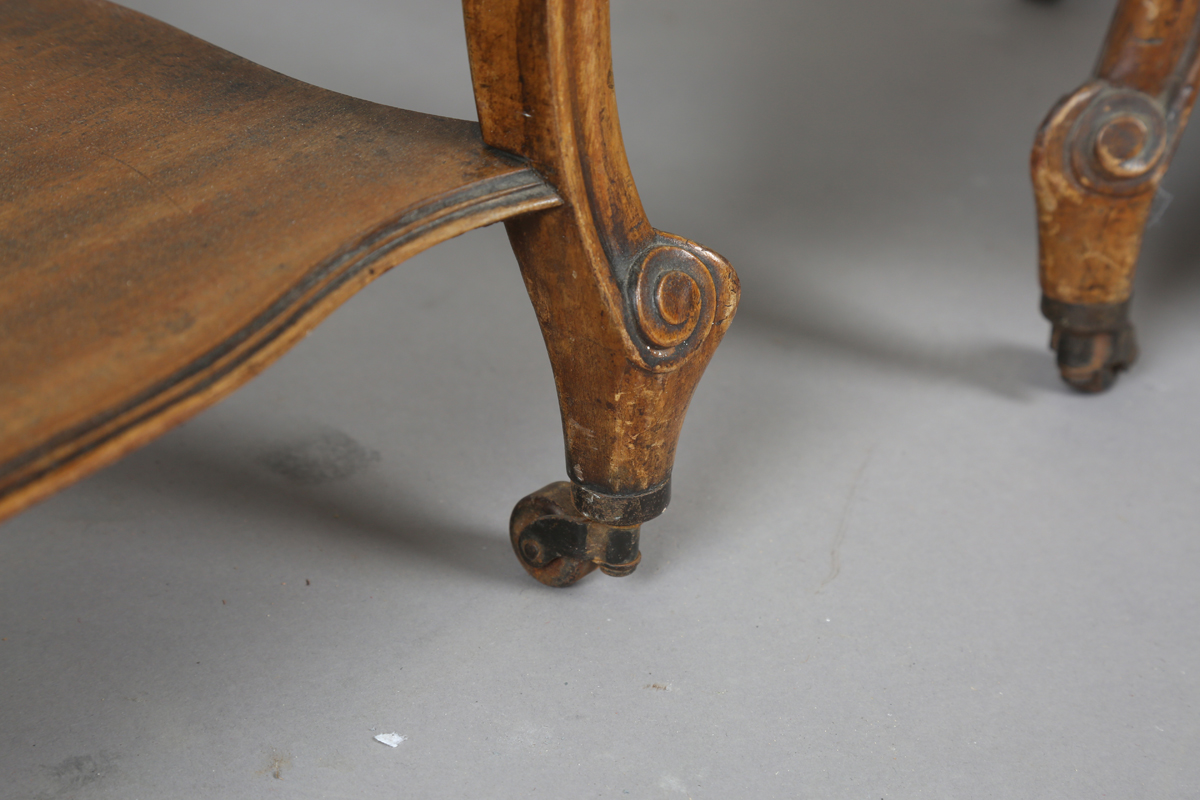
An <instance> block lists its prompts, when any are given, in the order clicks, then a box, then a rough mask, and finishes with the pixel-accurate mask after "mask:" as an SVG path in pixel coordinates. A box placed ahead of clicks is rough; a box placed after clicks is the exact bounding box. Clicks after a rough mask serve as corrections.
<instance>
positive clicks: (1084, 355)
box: [1050, 324, 1138, 394]
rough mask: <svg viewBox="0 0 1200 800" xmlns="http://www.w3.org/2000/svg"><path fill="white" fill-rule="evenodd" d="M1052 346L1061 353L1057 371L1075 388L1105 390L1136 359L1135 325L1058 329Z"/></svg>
mask: <svg viewBox="0 0 1200 800" xmlns="http://www.w3.org/2000/svg"><path fill="white" fill-rule="evenodd" d="M1050 346H1051V347H1052V348H1053V349H1054V350H1055V351H1056V352H1057V353H1058V371H1059V373H1060V374H1061V375H1062V378H1063V380H1064V381H1066V382H1067V383H1068V384H1069V385H1070V386H1071V387H1072V388H1074V389H1077V390H1079V391H1081V392H1086V393H1088V394H1095V393H1097V392H1103V391H1104V390H1106V389H1108V388H1109V387H1110V386H1112V385H1113V383H1114V382H1115V381H1116V379H1117V373H1119V372H1122V371H1124V370H1126V369H1128V368H1129V367H1130V366H1131V365H1132V364H1133V362H1134V361H1136V360H1137V356H1138V349H1137V341H1136V339H1135V338H1134V334H1133V326H1132V325H1128V324H1126V325H1125V326H1124V327H1123V328H1121V329H1119V330H1116V331H1075V330H1071V329H1069V328H1068V329H1062V328H1060V329H1057V330H1055V331H1054V334H1053V336H1052V338H1051V341H1050Z"/></svg>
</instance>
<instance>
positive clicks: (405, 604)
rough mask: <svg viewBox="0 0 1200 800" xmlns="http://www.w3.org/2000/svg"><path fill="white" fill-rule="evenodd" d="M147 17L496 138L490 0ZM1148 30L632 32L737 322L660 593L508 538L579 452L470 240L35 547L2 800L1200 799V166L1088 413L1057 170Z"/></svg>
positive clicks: (357, 308)
mask: <svg viewBox="0 0 1200 800" xmlns="http://www.w3.org/2000/svg"><path fill="white" fill-rule="evenodd" d="M132 5H134V6H135V7H136V8H138V9H141V10H143V11H146V12H148V13H150V14H153V15H155V16H158V17H159V18H161V19H164V20H166V21H168V22H170V23H172V24H174V25H177V26H180V27H182V28H184V29H186V30H189V31H191V32H193V33H195V34H197V35H199V36H201V37H203V38H206V39H208V40H209V41H212V42H215V43H217V44H219V45H221V46H223V47H226V48H228V49H231V50H233V51H235V52H238V53H240V54H242V55H245V56H248V57H250V58H252V59H254V60H257V61H259V62H260V63H263V64H266V65H267V66H270V67H272V68H274V69H277V70H279V71H282V72H284V73H287V74H290V75H293V76H295V77H298V78H301V79H303V80H307V81H310V82H312V83H315V84H318V85H321V86H324V87H328V88H331V89H335V90H338V91H342V92H346V93H349V94H353V95H357V96H359V97H365V98H368V99H371V100H375V101H379V102H384V103H390V104H395V105H401V106H405V107H410V108H415V109H418V110H422V111H428V112H433V113H439V114H445V115H450V116H459V117H471V118H473V117H474V105H473V100H472V96H471V92H470V80H469V75H468V69H467V62H466V53H465V46H464V43H463V37H462V33H461V30H460V25H461V20H460V16H459V15H460V12H459V9H458V6H457V4H456V3H455V2H453V1H452V0H421V1H420V2H417V0H411V1H410V0H339V1H338V2H333V1H332V0H303V1H300V0H294V1H293V0H241V2H234V0H206V1H205V2H203V3H200V2H195V0H137V1H136V2H133V3H132ZM1111 7H1112V4H1111V3H1106V2H1095V1H1094V0H1062V2H1059V3H1057V4H1051V5H1044V4H1036V3H1029V2H1022V1H1021V0H919V2H918V0H912V2H896V1H895V0H805V1H804V2H801V1H800V0H786V1H783V2H781V1H780V0H721V1H720V2H717V1H716V0H640V1H638V2H635V1H634V0H615V2H614V7H613V25H614V34H613V36H614V47H615V53H616V80H617V91H618V95H619V99H620V103H621V113H622V122H623V124H624V131H625V141H626V144H627V147H628V150H629V156H630V160H631V162H632V166H633V170H634V174H635V176H636V177H637V179H638V181H639V186H640V189H641V194H642V198H643V200H644V202H645V205H646V208H647V211H648V213H649V215H650V218H651V220H652V221H653V222H654V224H655V225H656V226H657V227H660V228H662V229H665V230H668V231H672V232H677V233H679V234H682V235H685V236H688V237H691V238H695V239H697V240H699V241H701V242H703V243H704V244H706V245H708V246H710V247H713V248H714V249H716V250H718V251H720V252H721V253H723V254H725V255H726V256H727V257H728V258H729V259H730V260H731V261H732V262H733V263H734V265H735V266H736V267H737V269H738V270H739V271H740V273H741V276H742V281H743V288H744V302H743V305H742V308H741V311H740V313H739V315H738V318H737V319H736V321H735V323H734V326H733V328H732V331H731V333H730V334H729V336H728V338H727V339H726V343H725V344H724V345H723V347H722V348H721V350H720V351H719V352H718V354H717V357H716V359H715V361H714V363H713V364H712V367H711V368H710V370H709V372H708V374H707V376H706V378H705V380H704V381H703V382H702V383H701V386H700V389H699V391H698V393H697V395H696V398H695V401H694V402H693V405H692V409H691V413H690V414H689V417H688V422H687V425H686V426H685V429H684V438H683V442H682V445H681V447H680V449H679V458H678V463H677V467H676V470H675V486H676V491H675V495H674V502H673V505H672V507H671V509H670V510H669V511H668V513H667V514H666V515H665V516H664V517H663V518H662V519H661V520H658V521H656V522H654V523H651V524H649V525H647V526H646V527H645V530H644V533H643V550H644V553H645V556H644V560H643V566H642V567H641V568H640V569H639V571H638V572H637V573H635V574H634V575H633V576H632V577H630V578H627V579H623V580H614V579H609V578H604V577H602V576H595V577H592V578H589V579H588V580H586V581H584V582H583V583H582V584H581V585H579V586H577V587H575V588H573V589H570V590H565V591H563V590H550V589H546V588H544V587H542V586H540V585H538V584H536V583H534V582H532V581H531V580H530V579H529V578H527V577H526V576H525V574H524V573H523V572H522V571H521V569H520V567H519V566H518V564H517V563H516V561H515V559H514V558H513V556H512V554H511V552H510V550H509V545H508V540H507V532H506V520H507V516H508V513H509V510H510V509H511V507H512V504H513V503H514V502H515V501H516V500H517V499H518V498H519V497H521V496H522V495H523V494H525V493H526V492H528V491H531V490H533V489H535V488H537V487H538V486H541V485H542V484H543V483H546V482H548V481H550V480H556V479H560V478H562V477H564V475H563V458H562V450H561V447H562V445H561V438H560V432H559V421H558V414H557V407H556V402H555V397H554V390H553V385H552V382H551V376H550V371H549V367H548V363H547V360H546V357H545V353H544V350H543V346H542V342H541V338H540V334H539V332H538V329H537V325H536V323H535V321H534V317H533V314H532V312H531V309H530V307H529V303H528V300H527V299H526V297H525V295H524V290H523V287H522V284H521V281H520V279H519V277H518V274H517V270H516V265H515V263H514V261H513V258H512V256H511V254H510V252H509V251H508V247H507V243H506V240H505V237H504V232H503V230H502V229H501V228H499V227H493V228H489V229H485V230H482V231H477V232H475V233H472V234H470V235H467V236H464V237H462V238H460V239H458V240H455V241H453V242H450V243H448V244H446V245H442V246H440V247H438V248H436V249H434V250H432V251H430V252H428V253H426V254H424V255H422V256H420V257H418V258H416V259H413V260H412V261H410V262H408V263H406V264H405V265H403V266H402V267H400V268H399V269H397V270H395V271H393V272H392V273H390V274H388V275H386V276H384V277H383V278H381V279H380V280H379V281H378V282H376V283H375V284H374V285H372V286H371V287H370V288H369V289H368V290H367V291H365V292H363V293H362V294H360V295H359V296H358V297H356V298H355V299H354V300H353V301H351V302H350V303H349V304H347V305H346V306H345V307H343V308H342V309H341V310H339V311H338V312H337V313H335V314H334V315H333V317H332V318H330V319H329V321H328V322H327V323H325V324H324V325H323V326H322V327H321V328H320V329H319V330H318V331H316V332H315V333H314V334H313V335H312V336H310V337H309V338H308V339H306V340H305V341H304V342H303V343H302V344H300V345H299V346H298V347H297V348H296V349H295V350H294V351H292V352H291V353H290V354H289V355H288V356H286V357H285V358H284V359H283V360H281V361H280V362H279V363H278V364H276V365H275V366H274V367H272V368H271V369H270V370H268V371H267V372H266V373H265V374H264V375H263V376H262V377H260V378H259V379H257V380H255V381H254V382H253V383H252V384H250V385H249V386H248V387H246V388H245V389H243V390H242V391H241V392H239V393H237V394H236V395H234V396H233V397H232V398H231V399H229V400H227V401H225V402H223V403H221V404H220V405H218V406H216V407H215V408H213V409H212V410H210V411H208V412H206V413H204V414H202V415H200V416H199V417H197V418H196V419H194V420H193V421H191V422H189V423H188V424H186V425H184V426H183V427H181V428H179V429H178V430H176V431H174V432H173V433H171V434H169V435H168V436H166V437H164V438H163V439H161V440H160V441H158V442H157V443H155V444H154V445H152V446H150V447H147V448H146V449H144V450H142V451H140V452H138V453H136V454H135V455H133V456H131V457H130V458H128V459H126V460H125V461H123V462H121V463H120V464H118V465H116V466H114V467H112V468H110V469H107V470H105V471H104V472H102V473H100V474H98V475H96V476H94V477H93V478H91V479H90V480H87V481H85V482H83V483H81V484H79V485H77V486H75V487H73V488H72V489H70V490H68V491H66V492H63V493H62V494H60V495H58V496H56V497H55V498H53V499H51V500H50V501H48V502H46V503H43V504H42V505H40V506H39V507H37V508H35V509H33V510H31V511H29V512H27V513H25V514H24V515H22V516H20V517H17V518H16V519H14V520H12V521H10V522H8V523H7V524H6V525H4V526H3V530H2V531H0V676H2V683H0V775H3V776H5V777H3V778H2V779H0V798H5V799H6V800H7V798H14V799H15V798H20V799H21V800H25V799H26V798H30V799H32V798H56V797H77V798H85V799H87V800H91V799H92V798H113V799H117V798H120V799H121V800H127V799H136V798H146V799H150V798H189V799H191V798H197V797H211V798H259V797H267V796H270V797H281V798H356V799H360V798H372V797H389V798H391V797H412V798H443V797H444V798H475V797H479V798H484V797H487V798H492V797H495V798H515V797H546V798H575V797H618V798H621V797H632V798H675V797H679V798H683V797H688V798H738V797H746V798H802V797H803V798H808V797H811V798H848V799H849V798H857V799H860V800H873V798H887V799H888V800H892V798H916V797H921V798H964V797H988V798H1089V799H1090V798H1098V797H1121V798H1142V797H1145V798H1187V797H1198V796H1200V758H1198V757H1197V752H1198V751H1200V717H1198V715H1197V711H1198V704H1200V658H1198V657H1200V642H1198V630H1200V607H1198V602H1197V600H1198V594H1200V592H1198V590H1197V585H1196V579H1197V576H1198V575H1200V537H1198V535H1197V534H1198V530H1200V522H1198V516H1200V514H1198V511H1200V469H1198V468H1197V451H1198V446H1200V427H1198V425H1197V421H1196V417H1197V415H1196V409H1197V408H1198V406H1200V264H1198V263H1197V262H1198V261H1200V230H1198V229H1197V226H1196V224H1195V220H1196V219H1197V215H1198V214H1200V141H1197V138H1198V137H1197V136H1189V137H1187V139H1185V141H1184V143H1183V146H1182V149H1181V151H1180V154H1179V156H1178V158H1177V160H1176V164H1175V167H1174V170H1173V172H1172V173H1171V174H1170V176H1169V177H1168V179H1167V188H1168V189H1169V190H1170V191H1171V192H1172V193H1173V194H1174V196H1175V200H1174V203H1173V205H1172V206H1171V207H1170V209H1169V211H1168V213H1167V215H1166V217H1165V219H1164V221H1163V222H1162V224H1161V225H1159V226H1158V227H1156V228H1155V229H1154V230H1152V231H1151V233H1150V235H1149V237H1148V241H1147V246H1146V250H1145V254H1144V256H1145V257H1144V259H1143V263H1144V270H1143V273H1142V274H1141V276H1140V277H1139V283H1138V289H1137V300H1136V307H1135V311H1134V315H1135V318H1136V321H1137V323H1138V325H1139V331H1140V334H1141V342H1142V345H1143V351H1144V354H1143V358H1142V361H1141V363H1140V364H1139V365H1138V366H1137V367H1136V368H1135V369H1134V370H1133V371H1132V373H1131V374H1128V375H1126V376H1125V377H1124V378H1123V379H1122V380H1121V382H1120V383H1119V384H1118V386H1117V388H1116V390H1115V391H1113V392H1111V393H1110V394H1108V395H1105V396H1101V397H1082V396H1078V395H1075V394H1072V393H1070V392H1068V391H1066V390H1065V389H1064V388H1062V387H1061V386H1060V385H1059V383H1058V380H1057V376H1056V373H1055V369H1054V366H1053V358H1052V355H1051V354H1050V352H1049V351H1048V350H1047V349H1046V339H1047V335H1048V330H1047V326H1046V324H1045V322H1044V321H1043V320H1042V319H1041V318H1040V316H1039V314H1038V312H1037V300H1038V290H1037V286H1036V279H1035V262H1036V252H1035V241H1034V225H1033V207H1032V198H1031V193H1030V189H1029V186H1028V177H1027V166H1026V164H1027V158H1028V148H1029V145H1030V141H1031V139H1032V135H1033V131H1034V129H1035V127H1036V126H1037V124H1038V122H1039V121H1040V119H1041V117H1042V116H1043V115H1044V114H1045V112H1046V110H1047V109H1048V108H1049V107H1050V105H1051V103H1052V102H1053V101H1054V100H1055V99H1056V98H1057V97H1058V96H1059V95H1060V94H1062V93H1064V92H1067V91H1069V90H1071V89H1072V88H1073V87H1074V86H1076V85H1077V84H1078V83H1079V82H1081V81H1082V80H1083V79H1084V78H1085V76H1086V75H1087V74H1088V71H1089V69H1090V67H1091V65H1092V63H1093V60H1094V58H1095V54H1096V52H1097V50H1098V47H1099V44H1100V40H1101V38H1102V35H1103V33H1104V29H1105V26H1106V24H1107V18H1108V15H1109V14H1110V13H1111ZM392 731H395V732H397V733H399V734H401V735H403V736H405V737H407V738H406V741H404V742H403V743H402V744H401V745H400V746H399V747H398V748H396V749H394V750H393V749H391V748H389V747H385V746H383V745H381V744H379V743H377V742H375V741H373V738H372V737H373V736H374V735H375V734H377V733H386V732H392Z"/></svg>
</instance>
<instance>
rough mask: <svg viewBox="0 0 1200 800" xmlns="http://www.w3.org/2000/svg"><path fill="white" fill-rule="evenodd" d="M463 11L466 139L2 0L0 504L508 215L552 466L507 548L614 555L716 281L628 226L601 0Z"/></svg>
mask: <svg viewBox="0 0 1200 800" xmlns="http://www.w3.org/2000/svg"><path fill="white" fill-rule="evenodd" d="M464 12H465V19H466V26H467V34H468V42H469V51H470V56H471V67H472V74H473V77H474V82H475V91H476V99H477V103H478V107H479V114H480V123H481V125H482V135H481V132H480V125H476V124H475V123H471V122H462V121H458V120H450V119H444V118H441V117H434V116H430V115H424V114H418V113H415V112H411V111H403V110H399V109H392V108H385V107H383V106H379V105H375V104H372V103H368V102H364V101H361V100H355V99H353V98H349V97H345V96H342V95H338V94H335V93H333V92H328V91H325V90H322V89H318V88H315V87H312V86H308V85H306V84H303V83H301V82H299V81H295V80H292V79H290V78H287V77H285V76H282V75H279V74H277V73H274V72H272V71H270V70H267V69H265V68H263V67H260V66H257V65H255V64H252V63H250V62H248V61H245V60H243V59H241V58H238V57H237V56H234V55H232V54H230V53H227V52H225V51H223V50H221V49H219V48H216V47H214V46H212V45H209V44H206V43H204V42H202V41H200V40H198V39H195V38H193V37H191V36H188V35H187V34H184V33H182V32H180V31H177V30H175V29H173V28H171V27H169V26H167V25H164V24H163V23H160V22H157V21H155V20H153V19H150V18H148V17H145V16H143V15H141V14H138V13H136V12H133V11H129V10H126V9H123V8H121V7H119V6H117V5H114V4H112V3H109V2H107V1H106V0H4V2H0V89H2V90H3V91H0V144H2V145H3V147H4V161H3V164H2V165H0V169H2V170H3V172H2V173H0V258H2V259H3V260H2V261H0V331H2V334H3V335H2V336H0V518H3V517H4V516H7V515H10V514H12V513H15V512H17V511H19V510H20V509H22V508H24V507H26V506H28V505H29V504H30V503H32V502H34V501H36V500H37V499H39V498H41V497H44V496H46V495H48V494H49V493H51V492H53V491H55V490H57V489H59V488H61V487H63V486H65V485H66V484H68V483H70V482H71V481H74V480H76V479H78V478H80V477H82V476H83V475H85V474H87V473H88V472H91V471H93V470H95V469H97V468H99V467H100V466H103V465H104V464H107V463H110V462H111V461H113V460H114V459H116V458H118V457H119V456H121V455H122V454H124V453H125V452H128V451H129V450H130V449H132V448H135V447H137V446H140V445H142V444H144V443H146V442H148V441H149V440H151V439H152V438H154V437H155V436H157V435H159V434H161V433H163V432H164V431H166V430H167V429H168V428H170V427H171V426H172V425H175V424H177V423H179V422H181V421H182V420H184V419H186V418H187V417H189V416H191V415H193V414H195V413H197V412H198V411H199V410H201V409H202V408H204V407H206V406H208V405H210V404H211V403H213V402H215V401H216V400H218V399H220V398H221V397H223V396H225V395H226V394H228V393H229V392H231V391H232V390H233V389H235V388H236V387H237V386H239V385H240V384H242V383H244V382H245V381H246V380H248V379H249V378H251V377H252V376H254V375H255V374H257V373H258V372H260V371H261V370H262V369H264V368H265V367H266V366H268V365H269V364H270V363H271V362H272V361H273V360H274V359H276V358H278V357H279V355H281V354H282V353H283V352H284V351H285V350H286V349H287V348H288V347H289V346H291V345H292V344H293V343H295V342H296V341H297V340H298V339H299V338H300V337H302V336H303V335H304V334H305V333H306V332H307V331H309V330H310V329H311V328H312V327H313V326H314V325H315V324H316V323H317V322H319V321H320V320H321V319H322V318H323V317H324V316H325V315H327V314H328V313H329V312H330V311H331V310H332V309H333V308H335V307H336V306H337V305H338V304H339V303H341V302H343V301H344V300H345V299H346V298H347V297H349V296H350V295H351V294H352V293H353V292H355V291H357V290H358V289H360V288H362V287H363V286H365V285H366V284H367V283H368V282H369V281H370V280H371V279H373V278H374V277H376V276H377V275H379V274H380V273H382V272H383V271H385V270H387V269H389V268H391V267H393V266H395V265H396V264H398V263H399V262H401V261H403V260H404V259H405V258H407V257H409V256H411V255H413V254H414V253H416V252H418V251H419V250H421V249H424V248H426V247H429V246H430V245H433V244H436V243H437V242H440V241H443V240H445V239H447V238H449V237H451V236H455V235H457V234H459V233H462V232H464V231H466V230H469V229H471V228H475V227H478V226H480V225H486V224H489V223H492V222H496V221H500V220H508V221H512V224H510V225H509V228H508V230H509V235H510V239H511V241H512V243H513V247H514V249H515V251H516V253H517V256H518V260H519V261H520V264H521V270H522V274H523V275H524V278H525V282H526V285H527V287H528V289H529V294H530V297H531V299H532V301H533V305H534V308H535V310H536V312H537V315H538V319H539V321H540V323H541V326H542V330H543V333H544V336H545V339H546V345H547V349H548V350H549V353H550V358H551V362H552V364H553V367H554V374H555V380H556V383H557V387H558V392H559V399H560V406H561V408H562V413H563V424H564V432H565V438H566V446H567V455H568V466H569V469H568V471H569V476H570V478H571V481H572V483H571V484H570V487H569V488H563V487H565V486H566V485H565V484H563V485H561V486H559V485H553V486H552V487H548V489H547V490H543V493H545V492H546V491H549V490H550V489H551V488H552V489H553V491H551V492H550V493H551V494H553V496H554V497H553V498H552V499H553V502H550V501H549V500H546V501H545V502H543V500H542V499H539V498H540V495H538V493H535V495H531V496H530V498H526V500H523V501H522V503H523V504H525V505H522V506H521V508H522V509H530V508H532V509H535V510H536V511H537V513H535V514H534V515H533V516H532V517H529V514H528V513H525V516H523V517H521V519H525V517H529V519H528V520H527V522H528V523H529V525H532V527H533V529H532V532H530V531H524V528H525V527H529V525H526V524H525V523H524V522H523V523H521V525H522V526H524V527H522V531H524V532H525V533H526V534H527V535H526V536H525V538H523V539H522V538H521V537H520V534H521V531H518V532H516V533H514V539H513V541H514V547H517V543H518V540H520V541H521V542H522V543H523V546H524V549H525V550H526V551H529V552H533V551H534V550H537V551H538V557H539V558H542V559H543V561H553V564H550V565H549V566H546V565H545V564H543V565H542V566H539V567H538V570H540V572H539V571H537V570H532V569H531V574H534V575H535V576H537V577H539V579H543V580H546V582H551V583H557V584H562V583H568V582H571V581H573V580H575V579H577V578H578V577H580V576H582V575H583V574H586V573H587V572H588V571H590V570H591V569H592V568H593V567H597V566H598V567H599V568H600V569H603V570H604V571H606V572H608V573H609V574H613V575H623V574H628V573H629V572H631V571H632V570H633V568H634V567H635V566H636V564H637V561H638V559H640V555H639V554H638V550H637V541H638V538H637V526H638V525H640V523H641V522H643V521H645V520H647V519H650V518H652V517H653V516H656V515H657V514H659V513H661V511H662V510H663V508H664V507H665V506H666V503H667V501H668V500H669V488H670V473H671V467H672V464H673V460H674V452H675V445H676V442H677V440H678V436H679V430H680V426H681V425H682V422H683V417H684V413H685V411H686V408H687V405H688V401H689V399H690V397H691V394H692V392H693V390H694V388H695V386H696V383H697V381H698V380H699V378H700V374H701V373H702V371H703V369H704V367H705V365H706V364H707V363H708V360H709V359H710V358H711V356H712V353H713V350H714V349H715V347H716V346H717V343H718V342H719V341H720V338H721V336H722V334H723V333H724V331H725V329H726V328H727V326H728V324H729V321H730V319H731V318H732V315H733V311H734V308H735V306H736V302H737V279H736V276H735V275H734V273H733V271H732V270H731V269H730V268H729V266H728V264H727V263H726V262H725V261H724V259H722V258H721V257H720V256H718V255H716V254H715V253H712V252H711V251H709V250H706V249H705V248H702V247H700V246H699V245H696V244H694V243H693V242H690V241H688V240H685V239H682V238H679V237H676V236H671V235H669V234H664V233H661V232H659V231H656V230H655V229H653V228H652V227H651V226H650V224H649V223H648V221H647V220H646V216H645V213H644V212H643V210H642V207H641V203H640V201H639V199H638V196H637V190H636V188H635V187H634V184H633V180H632V178H631V177H630V174H629V169H628V166H627V164H626V161H625V155H624V150H623V146H622V144H621V132H620V126H619V123H618V121H617V113H616V101H615V95H614V93H613V85H612V83H613V82H612V64H611V55H610V52H609V33H608V6H607V2H605V0H495V1H494V2H493V1H492V0H488V1H487V2H484V1H483V0H465V2H464ZM505 151H507V152H505ZM518 216H519V217H520V219H519V220H517V221H513V220H514V219H515V218H516V217H518ZM554 487H557V488H554ZM547 497H549V495H547ZM567 497H570V498H571V499H570V501H569V502H568V501H567V500H566V499H565V498H567ZM523 513H524V512H523ZM517 516H520V515H517ZM566 517H569V518H570V520H574V521H570V522H564V521H563V519H560V518H566ZM577 531H587V532H588V534H587V536H588V539H587V541H588V543H589V544H587V546H586V547H583V546H578V547H577V546H576V543H575V542H574V539H573V538H572V537H575V536H576V532H577ZM564 532H565V533H564ZM556 536H557V537H558V538H557V539H556V538H555V537H556ZM539 537H540V538H539ZM556 542H558V543H559V544H562V543H563V542H565V544H562V547H563V548H566V549H565V550H562V553H566V554H567V555H570V558H568V559H567V560H563V559H562V558H559V556H560V555H561V553H559V552H558V551H557V550H556V549H555V548H559V544H555V543H556ZM538 548H540V549H538ZM560 549H561V548H560ZM568 551H569V552H568ZM521 553H522V551H521V549H520V548H518V555H519V556H521V557H522V558H523V559H524V556H522V555H521ZM572 554H574V555H572ZM576 555H578V556H579V557H580V558H582V559H583V560H582V561H580V560H579V558H575V556H576ZM571 559H574V560H573V561H572V560H571ZM568 561H569V562H570V563H568ZM523 563H525V561H523ZM539 563H541V562H539ZM543 567H544V568H543ZM526 568H527V569H529V568H530V565H529V564H528V563H526ZM551 573H553V575H555V576H558V577H556V578H554V579H553V580H549V579H546V578H545V575H549V574H551ZM568 578H569V580H568Z"/></svg>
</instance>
